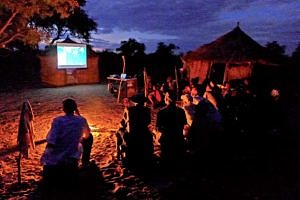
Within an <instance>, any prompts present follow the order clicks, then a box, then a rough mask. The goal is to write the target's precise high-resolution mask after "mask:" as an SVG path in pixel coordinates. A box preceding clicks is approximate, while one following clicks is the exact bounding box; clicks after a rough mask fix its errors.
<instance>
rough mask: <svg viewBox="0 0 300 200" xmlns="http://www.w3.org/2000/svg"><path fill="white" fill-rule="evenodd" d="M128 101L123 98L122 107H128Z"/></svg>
mask: <svg viewBox="0 0 300 200" xmlns="http://www.w3.org/2000/svg"><path fill="white" fill-rule="evenodd" d="M129 104H130V103H129V99H128V98H124V99H123V105H124V107H129Z"/></svg>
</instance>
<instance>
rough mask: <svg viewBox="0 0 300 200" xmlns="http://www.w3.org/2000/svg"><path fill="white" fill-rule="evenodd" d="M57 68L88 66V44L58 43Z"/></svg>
mask: <svg viewBox="0 0 300 200" xmlns="http://www.w3.org/2000/svg"><path fill="white" fill-rule="evenodd" d="M57 68H58V69H71V68H87V54H86V45H84V44H72V43H58V44H57Z"/></svg>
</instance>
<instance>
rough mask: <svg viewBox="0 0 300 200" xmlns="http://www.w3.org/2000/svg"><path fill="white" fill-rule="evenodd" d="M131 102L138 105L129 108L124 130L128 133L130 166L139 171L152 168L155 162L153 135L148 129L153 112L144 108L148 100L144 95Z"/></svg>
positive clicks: (127, 153) (126, 139)
mask: <svg viewBox="0 0 300 200" xmlns="http://www.w3.org/2000/svg"><path fill="white" fill-rule="evenodd" d="M131 100H132V101H133V102H135V103H136V105H135V106H131V107H128V108H127V111H126V112H127V117H128V121H127V122H126V123H125V124H124V128H126V129H127V130H128V133H127V134H126V135H124V140H125V142H126V146H127V152H126V157H127V160H128V164H129V166H130V167H132V168H134V169H137V170H139V168H140V169H141V168H142V169H143V168H144V167H150V165H151V164H152V161H153V148H154V147H153V135H152V133H151V132H150V131H149V128H148V126H149V125H150V124H151V110H150V109H149V108H148V107H145V106H144V103H145V102H146V98H145V97H144V96H143V95H136V96H134V97H132V98H131Z"/></svg>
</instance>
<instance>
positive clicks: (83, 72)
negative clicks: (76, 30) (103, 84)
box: [39, 37, 100, 86]
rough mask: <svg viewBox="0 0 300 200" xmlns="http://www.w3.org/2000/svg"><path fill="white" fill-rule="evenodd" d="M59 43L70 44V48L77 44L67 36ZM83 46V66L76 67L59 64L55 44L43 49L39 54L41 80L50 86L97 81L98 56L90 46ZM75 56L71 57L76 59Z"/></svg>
mask: <svg viewBox="0 0 300 200" xmlns="http://www.w3.org/2000/svg"><path fill="white" fill-rule="evenodd" d="M61 43H63V44H66V45H67V46H68V45H69V46H71V47H70V48H72V47H73V46H76V44H78V43H76V42H74V41H72V40H71V39H69V38H68V37H67V39H65V40H64V41H63V42H61ZM79 45H80V44H79ZM85 48H86V49H85V51H86V62H85V66H84V67H78V66H75V65H74V66H63V67H62V66H60V65H59V62H60V61H58V55H57V54H58V53H57V52H58V50H57V45H56V46H53V47H52V48H51V49H50V50H48V51H45V53H44V54H42V55H40V56H39V58H40V65H41V71H40V74H41V81H42V82H43V83H45V84H47V85H52V86H65V85H76V84H91V83H99V81H100V80H99V67H98V60H99V57H98V55H96V54H95V53H94V52H92V50H91V48H89V47H88V46H86V47H85ZM66 54H67V53H66ZM63 56H65V55H63ZM77 58H78V56H75V57H74V58H72V59H73V60H76V59H77ZM72 59H71V60H70V61H71V62H73V60H72ZM74 62H75V61H74Z"/></svg>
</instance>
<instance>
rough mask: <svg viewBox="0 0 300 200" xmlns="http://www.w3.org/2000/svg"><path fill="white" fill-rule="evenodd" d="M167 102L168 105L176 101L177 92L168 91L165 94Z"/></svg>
mask: <svg viewBox="0 0 300 200" xmlns="http://www.w3.org/2000/svg"><path fill="white" fill-rule="evenodd" d="M165 103H166V104H167V105H170V104H175V103H176V94H175V93H174V92H171V91H168V92H167V93H166V95H165Z"/></svg>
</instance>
